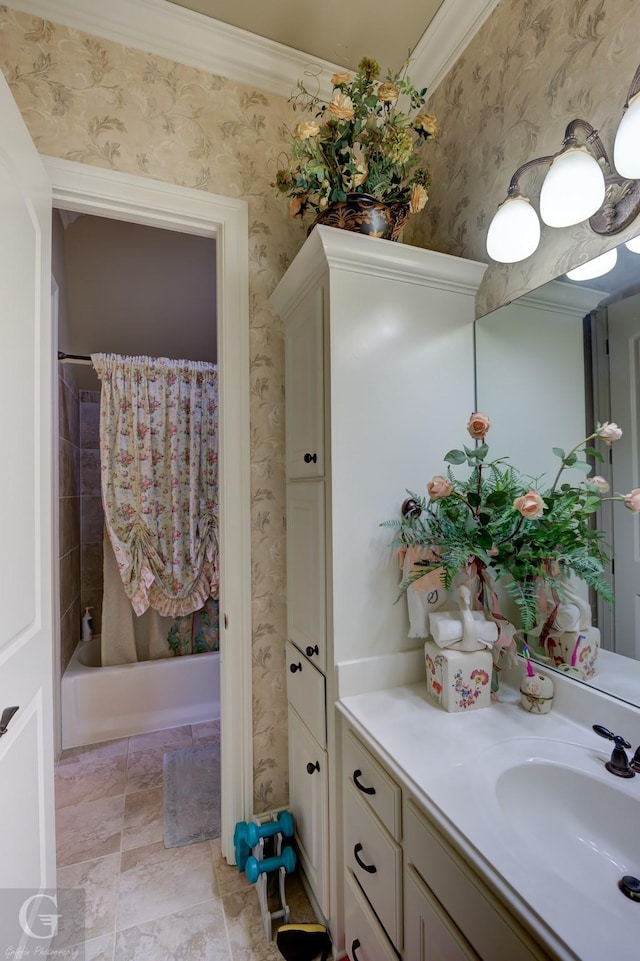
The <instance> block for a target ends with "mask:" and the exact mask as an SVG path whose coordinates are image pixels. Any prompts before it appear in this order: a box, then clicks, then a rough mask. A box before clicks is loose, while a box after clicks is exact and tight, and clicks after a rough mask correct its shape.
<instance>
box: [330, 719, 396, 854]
mask: <svg viewBox="0 0 640 961" xmlns="http://www.w3.org/2000/svg"><path fill="white" fill-rule="evenodd" d="M342 758H343V760H342V768H343V773H344V780H345V783H351V784H353V786H354V787H355V788H356V790H357V791H358V792H359V794H360V795H361V796H362V800H363V801H366V803H367V804H368V805H369V806H370V807H371V808H372V809H373V810H374V811H375V812H376V814H377V815H378V817H379V818H380V820H381V821H382V823H383V824H384V826H385V827H386V829H387V831H388V832H389V834H390V835H391V836H392V837H393V838H394V839H395V840H396V841H400V840H401V838H402V830H401V812H402V797H401V793H400V788H399V787H398V785H397V784H396V782H395V781H394V780H393V778H392V777H390V776H389V775H388V774H387V772H386V771H385V770H384V768H382V767H381V766H380V764H379V763H378V762H377V761H376V759H375V758H374V757H373V755H371V754H370V753H369V751H368V750H367V749H366V747H365V746H364V745H363V744H362V742H361V741H360V740H359V739H358V738H357V737H356V735H355V734H354V733H353V731H347V732H346V734H345V736H344V741H343V745H342Z"/></svg>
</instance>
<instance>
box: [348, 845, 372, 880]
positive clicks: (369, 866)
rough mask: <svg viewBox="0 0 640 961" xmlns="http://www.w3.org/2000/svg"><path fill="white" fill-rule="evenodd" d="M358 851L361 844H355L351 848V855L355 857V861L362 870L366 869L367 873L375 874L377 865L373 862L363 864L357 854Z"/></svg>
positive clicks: (360, 848) (360, 849)
mask: <svg viewBox="0 0 640 961" xmlns="http://www.w3.org/2000/svg"><path fill="white" fill-rule="evenodd" d="M360 851H362V845H361V844H356V846H355V847H354V849H353V856H354V858H355V859H356V863H357V864H358V865H359V866H360V867H361V868H362V870H363V871H366V872H367V874H375V873H376V871H377V870H378V869H377V867H376V866H375V864H365V863H364V861H363V860H362V858H361V857H359V856H358V855H359V854H360Z"/></svg>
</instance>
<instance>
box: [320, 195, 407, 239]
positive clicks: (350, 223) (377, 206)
mask: <svg viewBox="0 0 640 961" xmlns="http://www.w3.org/2000/svg"><path fill="white" fill-rule="evenodd" d="M408 216H409V208H408V206H407V204H400V203H397V204H385V203H383V202H382V201H381V200H376V198H375V197H370V196H369V194H347V199H346V200H339V201H336V203H333V204H331V206H330V207H327V209H326V210H323V211H322V212H321V213H320V214H318V216H317V217H316V219H315V220H314V222H313V224H312V225H311V227H310V228H309V230H308V233H311V231H312V230H313V228H314V227H315V225H316V224H322V225H323V226H325V227H339V228H340V229H341V230H352V231H354V232H355V233H358V234H369V236H370V237H381V238H382V239H383V240H398V239H399V238H400V234H401V232H402V228H403V227H404V225H405V223H406V222H407V217H408Z"/></svg>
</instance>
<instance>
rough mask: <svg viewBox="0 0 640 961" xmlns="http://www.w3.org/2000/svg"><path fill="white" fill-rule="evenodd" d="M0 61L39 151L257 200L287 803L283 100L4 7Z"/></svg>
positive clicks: (255, 515) (268, 762)
mask: <svg viewBox="0 0 640 961" xmlns="http://www.w3.org/2000/svg"><path fill="white" fill-rule="evenodd" d="M0 69H2V71H3V73H4V74H5V77H6V78H7V81H8V83H9V84H10V86H11V90H12V92H13V95H14V97H15V99H16V101H17V103H18V106H19V107H20V109H21V111H22V115H23V117H24V119H25V122H26V124H27V126H28V128H29V131H30V133H31V136H32V137H33V140H34V142H35V144H36V146H37V148H38V150H39V151H40V153H42V154H48V155H51V156H57V157H64V158H67V159H69V160H76V161H80V162H82V163H89V164H95V165H97V166H100V167H107V168H109V169H112V170H120V171H125V172H127V173H134V174H142V175H148V176H149V177H153V178H156V179H158V180H164V181H168V182H170V183H177V184H183V185H186V186H188V187H195V188H198V189H200V190H207V191H212V192H214V193H219V194H224V195H227V196H232V197H240V198H242V199H244V200H246V201H247V202H248V205H249V237H248V243H249V256H250V276H249V294H250V363H251V374H250V383H251V409H250V416H251V468H252V504H251V518H252V540H251V549H252V573H253V585H252V594H253V606H252V617H253V678H252V680H253V724H254V756H255V778H254V792H255V810H256V811H258V812H259V811H261V810H265V809H267V808H277V807H281V806H283V805H284V804H286V802H287V799H288V786H287V701H286V684H285V674H284V668H285V656H284V638H285V636H286V622H285V596H286V590H285V538H284V516H285V484H284V460H283V458H284V416H283V413H284V412H283V399H284V387H283V381H284V345H283V331H282V328H281V324H280V321H279V320H278V318H276V317H275V315H274V314H273V312H272V310H271V308H270V306H269V303H268V298H269V296H270V294H271V292H272V291H273V289H274V287H275V285H276V284H277V282H278V280H279V279H280V277H281V276H282V274H283V273H284V271H285V269H286V267H287V265H288V264H289V263H290V261H291V260H292V259H293V257H294V256H295V253H296V252H297V250H298V249H299V247H300V246H301V244H302V242H303V240H304V231H303V229H302V227H301V225H300V224H299V223H298V222H294V221H292V220H291V219H290V217H289V212H288V204H286V203H285V202H283V199H282V197H276V196H275V194H274V191H273V189H272V188H271V186H270V184H271V181H272V180H273V179H274V178H275V168H276V160H277V157H278V155H279V154H280V152H281V151H282V150H283V149H284V147H285V146H286V143H287V142H288V135H287V133H286V131H285V129H284V124H286V123H288V121H289V109H290V108H289V105H288V104H287V102H286V100H285V99H284V98H280V97H277V96H274V95H271V94H269V95H267V94H265V93H263V92H261V91H259V90H254V89H252V88H250V87H245V86H242V85H241V84H237V83H232V82H230V81H228V80H226V79H224V78H222V77H216V76H212V75H210V74H207V73H205V72H203V71H200V70H196V69H194V68H191V67H186V66H183V65H181V64H179V63H172V62H170V61H168V60H163V59H162V58H160V57H156V56H152V55H151V54H148V53H145V52H143V51H141V50H135V49H131V48H128V47H125V46H122V45H120V44H117V43H113V42H110V41H103V40H101V39H98V38H96V37H93V36H89V35H87V34H85V33H81V32H79V31H77V30H73V29H69V28H67V27H62V26H59V25H56V24H55V23H50V22H48V21H44V20H40V19H34V18H33V17H31V16H29V15H26V14H23V13H19V12H16V11H14V10H11V9H10V8H8V7H6V6H0Z"/></svg>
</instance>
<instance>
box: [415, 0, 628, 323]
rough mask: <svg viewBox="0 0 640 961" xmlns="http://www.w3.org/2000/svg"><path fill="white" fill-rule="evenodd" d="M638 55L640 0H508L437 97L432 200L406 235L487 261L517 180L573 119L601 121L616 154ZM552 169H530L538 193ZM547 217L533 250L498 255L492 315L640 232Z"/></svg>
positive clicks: (488, 287)
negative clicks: (565, 223)
mask: <svg viewBox="0 0 640 961" xmlns="http://www.w3.org/2000/svg"><path fill="white" fill-rule="evenodd" d="M639 60H640V16H639V14H638V4H637V0H502V2H501V3H499V4H498V6H497V7H496V9H495V10H494V12H493V14H492V15H491V16H490V17H489V18H488V19H487V21H486V22H485V24H484V25H483V26H482V28H481V29H480V30H479V32H478V33H477V34H476V36H475V37H474V38H473V40H472V41H471V43H470V44H469V46H468V47H467V49H466V50H465V51H464V53H463V55H462V56H461V57H460V58H459V59H458V61H457V62H456V63H455V64H454V66H453V68H452V69H451V70H450V72H449V73H448V74H447V76H446V77H445V79H444V81H443V82H442V83H441V84H440V86H439V87H438V88H437V90H436V91H435V92H434V95H433V97H431V99H430V100H429V103H428V108H429V110H430V111H432V112H433V113H435V114H436V116H437V117H438V119H439V120H440V125H441V134H440V137H439V141H438V143H437V144H432V145H431V149H430V160H431V163H430V168H431V173H432V176H433V188H432V191H431V198H430V201H429V203H428V204H427V207H426V208H425V210H424V212H423V213H422V214H419V215H418V216H417V217H415V218H411V219H410V222H409V225H408V226H407V228H406V230H405V235H404V240H405V242H407V243H412V244H415V245H417V246H424V247H431V248H433V249H436V250H441V251H444V252H446V253H451V254H457V255H459V256H463V257H468V258H469V259H471V260H480V261H485V262H486V261H487V259H488V258H487V254H486V248H485V243H486V234H487V230H488V227H489V224H490V222H491V219H492V217H493V215H494V213H495V210H496V208H497V206H498V204H499V203H501V202H502V200H504V198H505V196H506V193H507V187H508V185H509V180H510V179H511V176H512V174H513V173H514V172H515V170H516V169H517V168H518V167H519V166H520V165H521V164H522V163H524V162H525V161H526V160H530V159H531V158H533V157H540V156H544V155H546V154H552V153H555V152H556V151H557V150H559V149H560V145H561V142H562V138H563V136H564V130H565V127H566V125H567V123H568V122H569V121H570V120H572V119H573V118H574V117H581V118H582V119H585V120H588V121H589V122H590V123H591V124H592V125H593V126H594V127H596V128H597V129H598V130H599V132H600V135H601V137H602V139H603V142H604V144H605V147H606V148H607V151H608V152H609V155H610V156H611V155H612V153H613V138H614V134H615V131H616V129H617V127H618V124H619V122H620V118H621V115H622V107H623V104H624V102H625V99H626V95H627V90H628V88H629V85H630V83H631V80H632V78H633V75H634V73H635V69H636V67H637V65H638V61H639ZM545 169H546V168H541V170H540V173H538V172H536V171H533V172H529V173H527V174H526V175H525V177H526V179H525V180H524V181H523V182H522V184H523V188H524V192H525V193H527V192H530V195H531V197H532V198H537V197H538V196H539V187H540V184H541V181H542V178H543V177H544V171H545ZM639 229H640V223H636V226H635V227H634V226H631V227H628V228H627V230H626V231H625V232H624V233H620V234H617V235H615V236H614V237H613V238H609V239H608V238H602V237H600V236H598V235H597V234H594V233H592V231H591V230H590V229H589V228H588V227H584V226H580V225H579V226H577V227H568V228H566V229H563V230H554V229H552V228H548V227H547V228H545V227H544V226H543V233H542V239H541V242H540V246H539V248H538V250H537V252H536V253H535V254H533V255H532V257H530V258H528V259H527V260H525V261H522V262H521V263H520V264H515V265H512V266H501V265H493V264H492V265H491V266H490V267H489V269H488V270H487V272H486V274H485V277H484V280H483V283H482V286H481V288H480V290H479V292H478V298H477V304H476V307H477V313H478V315H482V314H484V313H487V312H488V311H489V310H492V309H494V308H495V307H497V306H499V305H500V304H503V303H508V302H509V301H511V300H513V299H514V297H517V296H519V295H520V294H522V293H524V292H526V291H528V290H531V289H533V288H535V287H538V286H540V285H541V284H544V283H546V281H547V280H551V279H552V278H553V277H556V276H558V275H559V274H561V273H564V272H565V271H566V270H567V269H568V268H569V267H571V266H574V265H575V264H577V263H579V262H583V261H585V260H588V259H590V258H591V257H593V256H595V255H596V254H598V253H602V252H604V250H606V249H608V248H609V247H614V246H616V245H617V244H618V243H620V242H621V241H622V240H624V239H626V238H627V237H630V236H633V235H634V234H636V233H638V230H639Z"/></svg>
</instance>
